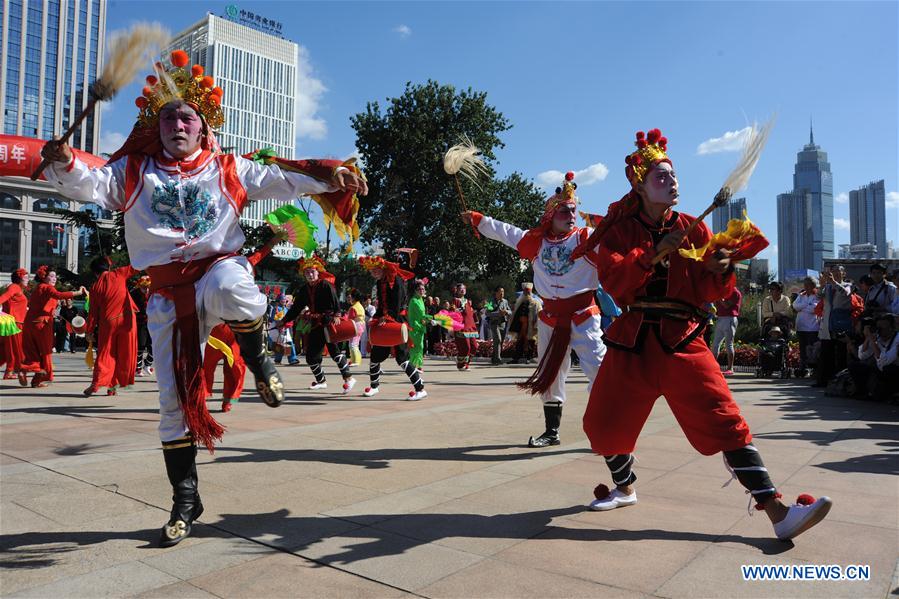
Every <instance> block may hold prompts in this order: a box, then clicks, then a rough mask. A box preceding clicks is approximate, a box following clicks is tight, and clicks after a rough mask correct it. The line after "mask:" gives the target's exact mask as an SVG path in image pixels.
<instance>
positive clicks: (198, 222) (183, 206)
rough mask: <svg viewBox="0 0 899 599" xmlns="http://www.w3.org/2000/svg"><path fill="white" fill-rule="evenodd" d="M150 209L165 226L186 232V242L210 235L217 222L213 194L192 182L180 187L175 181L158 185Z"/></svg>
mask: <svg viewBox="0 0 899 599" xmlns="http://www.w3.org/2000/svg"><path fill="white" fill-rule="evenodd" d="M150 207H151V209H152V210H153V213H154V214H156V215H157V216H158V217H159V223H160V224H161V225H162V226H164V227H168V228H169V229H171V230H173V231H183V232H184V234H185V237H187V239H196V238H197V237H202V236H203V235H205V234H206V233H208V232H209V231H210V230H211V229H212V227H213V226H215V223H216V220H217V218H218V211H217V210H216V207H215V204H214V203H213V202H212V196H211V195H210V193H209V192H208V191H206V190H204V189H201V188H200V187H199V186H198V185H197V184H196V183H193V182H186V183H183V184H182V185H181V186H180V187H179V185H178V184H177V183H176V182H175V181H167V182H166V183H164V184H162V185H157V186H156V189H155V190H153V198H152V199H151V200H150Z"/></svg>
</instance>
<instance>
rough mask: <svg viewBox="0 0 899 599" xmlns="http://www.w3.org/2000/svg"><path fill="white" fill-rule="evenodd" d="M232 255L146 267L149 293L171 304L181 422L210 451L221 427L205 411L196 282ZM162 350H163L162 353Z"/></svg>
mask: <svg viewBox="0 0 899 599" xmlns="http://www.w3.org/2000/svg"><path fill="white" fill-rule="evenodd" d="M231 255H233V254H226V255H220V256H210V257H208V258H201V259H199V260H192V261H191V262H171V263H169V264H163V265H162V266H151V267H149V268H147V274H149V275H150V293H151V294H152V293H158V294H160V295H162V296H163V297H165V298H167V299H170V300H172V301H173V302H174V303H175V331H174V334H173V335H172V364H173V365H174V370H175V373H174V374H175V389H176V390H177V392H178V401H179V402H180V404H181V412H182V414H183V415H184V423H185V425H186V426H187V428H188V430H189V431H190V432H191V433H192V434H193V438H194V440H195V441H197V442H199V443H202V444H203V445H205V446H206V448H207V449H209V451H210V452H211V451H212V450H213V445H214V443H215V441H216V440H221V438H222V435H224V434H225V428H224V427H223V426H222V425H221V424H219V423H218V422H216V420H215V418H213V417H212V415H211V414H210V413H209V410H208V409H207V408H206V382H205V377H204V376H203V355H202V353H201V352H200V343H201V340H200V320H199V318H198V316H197V290H196V287H195V283H196V282H197V281H199V280H200V279H201V278H202V277H203V275H204V274H206V272H207V271H208V270H209V269H210V268H211V267H212V265H213V264H215V263H216V262H218V261H219V260H222V259H224V258H227V257H229V256H231ZM163 351H164V350H163Z"/></svg>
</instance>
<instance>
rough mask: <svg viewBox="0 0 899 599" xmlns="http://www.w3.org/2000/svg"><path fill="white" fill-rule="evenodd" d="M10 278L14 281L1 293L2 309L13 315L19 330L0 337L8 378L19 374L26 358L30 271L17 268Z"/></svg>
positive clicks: (5, 377)
mask: <svg viewBox="0 0 899 599" xmlns="http://www.w3.org/2000/svg"><path fill="white" fill-rule="evenodd" d="M10 279H11V281H12V282H11V283H10V284H9V285H8V286H7V287H6V291H4V292H3V294H2V295H0V309H2V311H3V312H6V313H7V314H9V315H10V316H12V317H13V320H15V323H16V328H17V329H19V332H18V333H13V334H11V335H5V336H3V337H0V344H2V345H3V351H2V352H0V354H2V356H3V360H4V361H5V363H6V372H5V373H4V374H3V378H4V379H6V380H8V379H14V378H16V377H17V376H19V372H21V370H22V362H23V361H24V360H25V354H24V352H23V350H22V336H23V331H24V330H25V315H26V314H27V313H28V298H27V297H26V296H25V287H27V286H28V271H26V270H25V269H24V268H17V269H16V270H14V271H13V272H12V275H11V277H10ZM2 365H3V362H0V366H2Z"/></svg>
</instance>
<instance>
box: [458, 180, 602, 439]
mask: <svg viewBox="0 0 899 599" xmlns="http://www.w3.org/2000/svg"><path fill="white" fill-rule="evenodd" d="M576 188H577V185H576V184H575V183H574V173H570V172H569V173H568V174H566V175H565V181H564V182H563V184H562V187H559V188H557V189H556V193H555V194H554V195H553V196H552V197H550V198H549V199H548V200H547V202H546V208H545V209H544V212H543V217H542V218H541V219H540V224H539V225H537V226H536V227H534V228H533V229H530V230H529V231H523V230H522V229H519V228H518V227H515V226H513V225H510V224H507V223H504V222H501V221H498V220H495V219H492V218H490V217H489V216H484V215H483V214H481V213H479V212H473V211H471V212H464V213H463V214H462V220H464V221H465V222H466V223H472V224H474V225H475V226H476V227H477V229H478V231H480V232H481V234H482V235H484V237H487V238H489V239H494V240H496V241H499V242H501V243H504V244H505V245H507V246H509V247H511V248H514V249H516V250H517V251H518V253H519V255H520V256H521V257H522V258H524V259H526V260H530V261H531V262H532V263H533V266H534V286H535V287H536V290H537V293H538V294H540V297H542V298H543V309H542V310H541V311H540V314H539V319H540V320H539V322H538V324H537V327H538V332H537V353H538V355H539V357H540V363H539V365H538V366H537V370H536V371H535V372H534V374H533V375H531V377H530V378H529V379H528V380H527V382H526V383H524V385H523V387H524V388H525V389H527V390H528V391H530V392H531V393H534V394H539V395H540V399H541V401H542V402H543V414H544V419H545V421H546V430H545V431H544V432H543V434H542V435H540V436H539V437H531V438H530V439H529V440H528V445H529V446H530V447H546V446H548V445H558V444H559V443H561V440H560V437H559V427H560V425H561V422H562V406H563V404H564V403H565V380H566V379H567V378H568V370H569V368H570V366H571V350H572V349H574V351H575V353H577V355H578V357H579V358H580V360H581V369H582V370H583V371H584V374H586V375H587V390H588V392H589V390H590V388H591V387H592V385H593V379H594V378H595V377H596V371H597V369H598V368H599V365H600V363H601V362H602V359H603V356H604V355H605V353H606V348H605V346H604V345H603V342H602V330H601V328H600V314H599V308H598V307H597V305H596V300H595V295H594V292H595V291H596V286H597V285H598V284H599V280H598V279H597V276H596V255H595V254H594V253H588V254H586V255H585V256H583V257H582V258H578V259H576V260H571V254H572V252H573V251H574V249H575V248H576V247H577V245H578V244H579V243H582V242H584V241H586V239H587V237H588V236H589V235H590V233H591V231H592V229H590V228H586V227H584V228H581V227H577V226H576V225H575V219H576V218H577V201H578V200H577V196H576V195H575V189H576ZM519 334H522V333H519Z"/></svg>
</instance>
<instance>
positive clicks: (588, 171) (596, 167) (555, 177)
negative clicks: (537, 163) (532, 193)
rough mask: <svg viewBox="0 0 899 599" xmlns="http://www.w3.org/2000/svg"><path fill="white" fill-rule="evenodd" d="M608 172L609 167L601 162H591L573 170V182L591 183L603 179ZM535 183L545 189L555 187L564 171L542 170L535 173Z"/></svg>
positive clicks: (563, 175)
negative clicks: (584, 166)
mask: <svg viewBox="0 0 899 599" xmlns="http://www.w3.org/2000/svg"><path fill="white" fill-rule="evenodd" d="M608 174H609V168H608V167H607V166H606V165H604V164H603V163H602V162H597V163H596V164H591V165H590V166H588V167H587V168H585V169H582V170H579V171H574V182H575V183H577V184H578V185H579V186H580V185H593V184H594V183H597V182H599V181H602V180H604V179H605V178H606V177H607V176H608ZM536 178H537V183H538V184H539V185H540V187H543V188H546V189H555V188H556V187H558V186H559V185H561V184H562V179H564V178H565V173H563V172H562V171H557V170H549V171H543V172H542V173H538V174H537V177H536Z"/></svg>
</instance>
